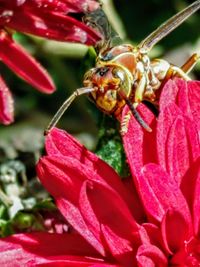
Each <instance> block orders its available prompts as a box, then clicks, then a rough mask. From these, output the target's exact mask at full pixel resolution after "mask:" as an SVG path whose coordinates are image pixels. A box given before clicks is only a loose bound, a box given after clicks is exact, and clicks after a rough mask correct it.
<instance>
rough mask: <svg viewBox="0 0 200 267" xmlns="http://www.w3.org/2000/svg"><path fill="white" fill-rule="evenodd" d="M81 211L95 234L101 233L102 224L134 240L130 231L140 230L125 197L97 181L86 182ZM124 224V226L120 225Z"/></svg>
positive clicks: (83, 187) (81, 196)
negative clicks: (125, 201) (124, 199)
mask: <svg viewBox="0 0 200 267" xmlns="http://www.w3.org/2000/svg"><path fill="white" fill-rule="evenodd" d="M79 205H80V211H81V213H82V214H83V217H84V219H85V221H86V222H87V224H88V225H89V227H90V229H91V231H92V232H93V233H94V235H99V236H98V238H100V235H101V234H100V233H101V224H104V225H107V226H109V227H110V228H111V229H112V231H114V232H115V233H116V235H118V236H121V237H123V238H124V239H127V240H132V236H131V234H130V233H133V232H135V231H138V225H137V224H136V222H135V220H134V218H133V217H132V215H131V213H130V211H129V209H128V207H127V206H126V204H125V203H124V201H123V199H122V198H121V197H120V195H118V194H117V193H116V192H115V191H114V190H112V189H111V188H108V187H106V186H104V185H103V184H100V183H97V182H92V181H91V182H90V181H88V182H85V183H84V184H83V186H82V189H81V192H80V199H79ZM121 225H124V227H120V226H121Z"/></svg>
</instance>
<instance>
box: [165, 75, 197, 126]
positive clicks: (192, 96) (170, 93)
mask: <svg viewBox="0 0 200 267" xmlns="http://www.w3.org/2000/svg"><path fill="white" fill-rule="evenodd" d="M199 90H200V82H198V81H184V80H183V79H174V80H170V81H168V82H167V84H166V85H165V86H164V88H163V90H162V94H161V98H160V110H163V109H164V108H165V107H166V106H168V105H169V104H170V103H174V104H176V105H177V106H178V107H179V108H180V109H181V110H182V112H183V113H184V114H185V115H186V116H188V117H190V119H192V120H193V121H194V122H195V123H197V124H198V125H199V121H200V96H199ZM199 126H200V125H199Z"/></svg>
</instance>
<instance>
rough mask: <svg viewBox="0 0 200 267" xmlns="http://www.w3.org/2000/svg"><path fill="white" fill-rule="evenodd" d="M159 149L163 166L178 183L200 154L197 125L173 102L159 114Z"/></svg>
mask: <svg viewBox="0 0 200 267" xmlns="http://www.w3.org/2000/svg"><path fill="white" fill-rule="evenodd" d="M157 149H158V151H159V153H158V156H159V162H160V164H161V166H162V167H163V168H164V169H165V170H166V171H167V172H168V173H169V174H170V175H171V176H172V177H174V179H175V180H176V181H177V182H178V183H180V182H181V179H182V177H183V175H184V174H185V173H186V171H187V170H188V168H189V167H190V165H191V164H192V163H193V162H194V161H195V160H196V158H197V157H198V156H199V155H200V146H199V140H198V132H197V129H196V127H195V125H194V124H193V122H192V121H191V120H190V119H189V118H188V117H185V116H184V115H183V113H182V112H181V110H180V109H179V108H178V107H177V106H176V105H175V104H173V103H171V104H169V105H168V106H167V107H166V108H165V109H164V110H163V111H162V112H161V113H160V115H159V118H158V130H157Z"/></svg>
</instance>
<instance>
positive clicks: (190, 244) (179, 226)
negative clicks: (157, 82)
mask: <svg viewBox="0 0 200 267" xmlns="http://www.w3.org/2000/svg"><path fill="white" fill-rule="evenodd" d="M199 92H200V82H196V81H191V82H185V81H183V80H181V79H176V80H171V81H169V82H168V83H167V84H166V86H165V87H164V88H163V92H162V96H161V99H160V114H159V117H158V120H157V121H156V119H155V118H154V116H153V115H152V114H151V112H149V111H148V110H147V109H146V108H145V107H144V106H141V107H140V112H141V113H142V114H143V116H144V118H145V120H146V121H147V122H148V123H149V124H151V127H152V129H153V134H149V133H147V132H145V131H143V130H142V129H141V128H140V127H138V124H137V123H136V122H135V121H134V119H132V120H131V122H130V124H129V128H128V133H127V135H125V136H124V147H125V151H126V154H127V158H128V162H129V165H130V169H131V171H132V175H133V179H134V183H135V185H136V188H137V191H138V193H139V195H140V199H141V201H142V203H143V206H144V209H145V213H146V215H147V217H148V221H149V222H150V223H154V224H155V225H156V227H154V229H153V228H152V226H151V227H149V226H147V228H146V230H147V232H148V229H149V231H150V232H149V234H150V233H152V231H153V232H154V234H153V235H154V236H153V238H154V242H155V243H157V244H159V245H158V247H159V249H161V250H162V251H163V252H164V253H165V255H166V258H167V259H168V265H170V266H199V264H200V250H199V247H200V239H199V236H200V212H199V211H200V198H199V195H200V168H199V167H200V136H199V130H200V124H199V118H200V101H199V95H200V94H199ZM125 113H126V111H124V114H125ZM135 148H137V150H135ZM150 235H151V234H150ZM144 252H145V255H146V256H145V257H147V255H150V253H151V250H148V248H147V247H145V249H144ZM148 257H149V256H148Z"/></svg>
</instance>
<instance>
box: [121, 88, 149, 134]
mask: <svg viewBox="0 0 200 267" xmlns="http://www.w3.org/2000/svg"><path fill="white" fill-rule="evenodd" d="M119 95H120V96H121V97H122V98H123V99H124V100H125V102H126V104H127V106H128V107H129V109H130V112H131V114H132V115H133V117H134V118H135V119H136V121H137V122H138V123H139V124H140V125H141V126H142V127H143V128H144V129H145V130H146V131H147V132H151V131H152V130H151V128H150V127H149V125H148V124H147V123H146V122H145V121H144V120H143V119H142V117H141V116H140V114H139V113H138V111H137V110H136V107H137V105H138V103H132V102H131V100H130V99H129V98H128V97H127V96H126V95H124V93H123V92H119ZM129 120H130V115H128V114H127V116H125V117H124V120H123V121H122V122H121V125H122V134H125V133H126V132H127V130H128V123H129Z"/></svg>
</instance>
